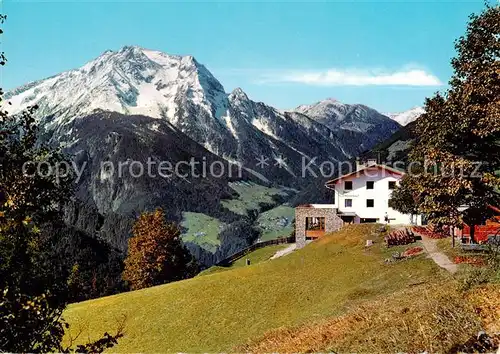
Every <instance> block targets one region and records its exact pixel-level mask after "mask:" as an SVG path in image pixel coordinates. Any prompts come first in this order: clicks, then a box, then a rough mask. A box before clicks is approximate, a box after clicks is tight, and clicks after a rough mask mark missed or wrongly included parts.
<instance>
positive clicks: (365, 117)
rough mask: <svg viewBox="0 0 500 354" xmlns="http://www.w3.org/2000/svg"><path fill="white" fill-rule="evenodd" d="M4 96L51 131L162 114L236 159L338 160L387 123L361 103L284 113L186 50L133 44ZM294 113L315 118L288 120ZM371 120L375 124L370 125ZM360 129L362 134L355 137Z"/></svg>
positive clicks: (378, 135) (385, 129)
mask: <svg viewBox="0 0 500 354" xmlns="http://www.w3.org/2000/svg"><path fill="white" fill-rule="evenodd" d="M6 98H7V99H8V100H9V101H10V102H11V106H10V113H13V114H15V113H17V112H19V111H21V110H23V109H24V108H26V107H27V106H29V105H34V104H37V105H38V106H39V109H38V111H37V115H38V117H39V118H40V119H42V120H45V122H46V127H47V129H49V130H51V131H54V132H57V131H59V130H60V129H61V127H62V126H64V125H67V124H68V123H70V122H71V121H72V120H74V119H75V118H77V117H83V116H86V115H89V114H91V113H93V112H96V110H102V111H114V112H118V113H122V114H128V115H130V114H140V115H145V116H149V117H152V118H158V119H164V120H166V121H168V122H169V123H170V124H171V125H172V126H174V127H176V128H178V129H179V130H180V131H182V132H184V133H185V134H187V135H188V136H189V137H190V138H192V139H193V140H195V141H196V142H198V143H199V144H200V145H202V146H204V147H205V148H207V149H208V150H209V151H211V152H213V153H215V154H216V155H218V156H221V157H223V158H226V159H228V160H231V161H235V162H238V163H244V162H249V161H250V160H252V161H253V160H254V159H255V156H256V154H259V153H267V154H269V152H270V151H269V150H272V152H273V154H278V155H279V154H281V155H287V154H290V153H291V151H293V155H297V156H304V155H305V156H318V155H317V154H318V153H319V156H321V157H323V156H325V157H328V158H329V159H344V158H346V157H352V156H353V155H355V154H356V153H358V152H359V151H362V150H363V149H366V148H369V147H370V146H368V145H370V144H372V143H374V142H376V141H378V140H380V139H383V138H385V136H386V134H387V133H391V132H392V131H393V129H394V127H393V126H391V125H387V124H385V122H382V123H381V124H379V123H380V121H381V119H380V118H379V116H380V114H379V113H378V112H376V111H374V110H372V109H370V108H368V107H365V106H361V105H343V104H341V103H339V102H332V101H323V102H320V103H318V104H316V105H312V106H301V107H299V108H298V109H297V110H296V112H294V113H293V114H292V113H285V112H282V111H279V110H277V109H274V108H272V107H270V106H267V105H265V104H264V103H257V102H254V101H252V100H250V99H249V98H248V96H247V95H246V94H245V93H244V92H243V91H242V90H241V89H239V88H238V89H235V90H234V91H233V92H232V93H230V94H227V93H226V92H225V91H224V88H223V87H222V85H221V84H220V83H219V81H218V80H217V79H216V78H215V77H214V76H213V75H212V74H211V73H210V71H208V70H207V69H206V68H205V67H204V66H203V65H202V64H200V63H198V62H197V61H196V60H195V59H194V58H193V57H192V56H175V55H168V54H165V53H162V52H159V51H154V50H148V49H144V48H140V47H137V46H127V47H123V48H122V49H120V50H119V51H106V52H104V53H103V54H102V55H101V56H99V57H98V58H96V59H94V60H92V61H90V62H88V63H87V64H85V65H83V66H82V67H81V68H78V69H74V70H70V71H67V72H63V73H61V74H58V75H55V76H52V77H50V78H47V79H44V80H40V81H36V82H32V83H29V84H27V85H24V86H22V87H19V88H17V89H15V90H13V91H11V92H8V93H7V95H6ZM325 102H326V103H330V102H331V103H332V104H328V105H327V107H326V108H328V107H329V106H335V107H334V108H335V109H334V110H333V111H332V112H330V111H329V110H326V111H325V110H323V109H322V108H323V106H324V103H325ZM297 113H301V114H302V115H304V114H305V115H310V116H312V118H314V120H316V122H313V121H311V119H309V118H307V117H301V118H300V119H294V117H295V118H297ZM325 114H327V116H325ZM322 115H323V116H322ZM321 117H324V119H322V118H321ZM333 117H335V119H332V118H333ZM336 120H338V122H337V123H335V122H334V121H336ZM318 123H319V124H318ZM334 123H335V124H334ZM374 125H376V126H377V127H378V129H376V130H374V129H372V128H373V126H374ZM325 127H326V128H328V129H326V128H325ZM318 131H321V132H322V133H321V134H318ZM366 134H368V135H370V137H369V139H368V140H367V139H365V138H366V137H362V135H366ZM344 140H346V144H344ZM372 140H373V141H372ZM312 142H315V143H314V144H312ZM278 145H280V146H281V147H280V148H278ZM318 146H319V147H322V150H321V151H318V149H319V148H318ZM313 154H314V155H313ZM250 155H251V156H250ZM290 157H294V156H290Z"/></svg>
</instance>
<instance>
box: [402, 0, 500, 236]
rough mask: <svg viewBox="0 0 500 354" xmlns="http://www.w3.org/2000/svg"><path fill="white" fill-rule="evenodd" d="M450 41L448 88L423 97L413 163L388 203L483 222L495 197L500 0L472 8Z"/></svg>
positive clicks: (499, 162)
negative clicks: (451, 55) (452, 48)
mask: <svg viewBox="0 0 500 354" xmlns="http://www.w3.org/2000/svg"><path fill="white" fill-rule="evenodd" d="M455 48H456V50H457V56H456V57H455V58H454V59H453V60H452V62H451V64H452V67H453V69H454V74H453V76H452V78H451V80H450V86H449V89H448V90H447V91H446V92H444V93H438V94H436V95H435V96H434V97H432V98H428V99H427V100H426V104H425V111H426V113H425V114H423V115H422V116H421V117H420V118H419V119H418V120H417V124H416V131H415V133H416V137H417V138H416V141H415V143H414V146H413V149H412V151H411V153H410V160H411V161H412V162H419V164H414V165H417V167H416V168H414V169H411V171H410V172H411V173H409V174H408V175H407V177H406V180H405V183H404V185H402V186H401V187H398V188H396V190H395V191H394V192H393V198H395V199H396V200H397V201H399V202H400V203H396V204H395V205H393V207H394V208H396V209H397V210H399V211H402V212H405V211H406V212H407V211H408V210H412V209H413V208H414V207H416V209H417V210H418V212H419V213H422V214H426V215H427V217H428V220H429V222H430V223H432V224H435V225H438V226H440V225H450V226H458V227H461V226H463V225H464V223H466V224H469V225H474V224H481V223H482V222H483V221H484V219H485V218H486V217H488V212H489V208H488V205H498V204H499V203H500V197H499V194H498V190H499V188H500V176H499V174H498V171H499V170H500V61H499V60H498V58H499V57H500V6H492V7H487V8H486V9H485V10H484V11H483V12H482V13H481V14H479V15H472V16H471V17H470V22H469V24H468V27H467V31H466V33H465V35H464V36H463V37H461V38H459V39H458V40H457V41H456V43H455ZM462 206H467V207H468V208H466V209H465V210H464V208H461V207H462Z"/></svg>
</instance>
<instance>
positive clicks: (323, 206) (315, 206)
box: [297, 204, 335, 209]
mask: <svg viewBox="0 0 500 354" xmlns="http://www.w3.org/2000/svg"><path fill="white" fill-rule="evenodd" d="M334 207H335V204H302V205H299V206H297V208H313V209H333V208H334Z"/></svg>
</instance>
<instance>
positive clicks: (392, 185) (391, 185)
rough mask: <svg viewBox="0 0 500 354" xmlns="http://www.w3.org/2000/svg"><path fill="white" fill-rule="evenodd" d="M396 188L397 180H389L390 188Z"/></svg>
mask: <svg viewBox="0 0 500 354" xmlns="http://www.w3.org/2000/svg"><path fill="white" fill-rule="evenodd" d="M395 188H396V182H395V181H389V189H391V190H392V189H395Z"/></svg>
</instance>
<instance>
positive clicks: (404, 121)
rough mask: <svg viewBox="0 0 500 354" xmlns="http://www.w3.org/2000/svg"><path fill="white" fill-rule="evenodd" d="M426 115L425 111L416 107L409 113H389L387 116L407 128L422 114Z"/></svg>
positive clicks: (408, 111)
mask: <svg viewBox="0 0 500 354" xmlns="http://www.w3.org/2000/svg"><path fill="white" fill-rule="evenodd" d="M424 113H425V109H424V108H423V107H420V106H415V107H413V108H411V109H409V110H407V111H404V112H398V113H387V114H386V116H388V117H389V118H391V119H393V120H395V121H396V122H398V123H399V124H401V125H403V126H405V125H408V124H410V123H411V122H413V121H415V120H417V118H418V117H420V116H421V115H422V114H424Z"/></svg>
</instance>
